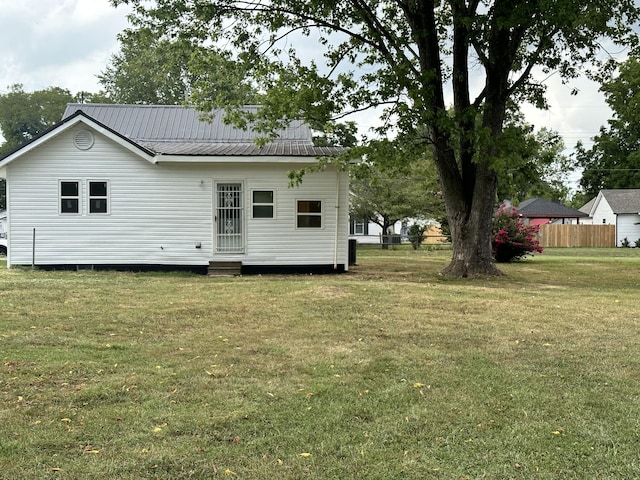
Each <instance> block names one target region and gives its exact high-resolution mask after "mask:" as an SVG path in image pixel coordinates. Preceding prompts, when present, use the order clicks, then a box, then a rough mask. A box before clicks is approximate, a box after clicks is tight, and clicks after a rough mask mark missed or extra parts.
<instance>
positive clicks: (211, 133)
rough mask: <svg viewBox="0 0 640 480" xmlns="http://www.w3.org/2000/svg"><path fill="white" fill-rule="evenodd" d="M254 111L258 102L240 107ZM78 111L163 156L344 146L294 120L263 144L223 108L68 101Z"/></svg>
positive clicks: (323, 150) (317, 152) (288, 152)
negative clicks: (318, 139)
mask: <svg viewBox="0 0 640 480" xmlns="http://www.w3.org/2000/svg"><path fill="white" fill-rule="evenodd" d="M244 108H246V109H247V110H249V111H254V112H255V111H257V110H258V108H259V107H256V106H248V107H244ZM78 111H83V112H85V113H86V114H87V115H89V116H91V117H92V118H95V119H97V120H99V121H100V122H102V123H104V124H105V125H108V126H109V127H110V128H111V129H113V130H114V131H117V132H119V133H120V134H121V135H123V136H125V137H127V138H129V139H131V140H133V141H134V142H136V143H137V144H139V145H142V146H144V147H145V148H148V149H149V150H152V151H154V152H156V153H158V154H162V155H183V156H190V155H195V156H202V155H208V156H238V155H240V156H265V155H267V156H306V157H309V156H312V157H317V156H325V155H335V154H337V153H340V152H341V151H342V150H343V149H342V148H337V147H316V146H315V145H313V136H312V132H311V129H310V127H309V126H308V125H307V124H305V123H304V122H302V121H301V120H294V121H292V122H291V124H290V125H289V126H288V127H287V128H284V129H281V130H279V131H277V132H276V133H277V135H278V137H277V138H276V139H275V140H274V141H273V142H271V143H268V144H267V145H264V146H262V147H260V146H258V145H257V144H256V140H257V139H258V138H259V137H260V134H259V133H257V132H255V131H253V130H251V129H247V130H243V129H240V128H236V127H234V126H232V125H228V124H226V123H225V122H224V111H223V110H216V111H214V112H213V113H212V115H211V116H210V118H209V119H205V118H204V117H203V114H202V113H200V112H198V111H196V110H195V109H194V108H192V107H186V106H181V105H109V104H69V105H67V109H66V111H65V113H64V117H67V116H69V115H73V114H74V113H76V112H78Z"/></svg>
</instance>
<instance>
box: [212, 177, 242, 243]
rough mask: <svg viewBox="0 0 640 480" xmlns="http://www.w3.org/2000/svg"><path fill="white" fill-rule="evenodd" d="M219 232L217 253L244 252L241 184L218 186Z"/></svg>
mask: <svg viewBox="0 0 640 480" xmlns="http://www.w3.org/2000/svg"><path fill="white" fill-rule="evenodd" d="M216 202H217V212H218V215H217V219H216V220H217V227H216V228H217V230H216V252H218V253H242V252H243V251H244V241H243V231H242V218H243V216H244V207H243V202H242V184H241V183H218V184H216Z"/></svg>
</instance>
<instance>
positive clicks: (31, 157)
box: [0, 104, 349, 272]
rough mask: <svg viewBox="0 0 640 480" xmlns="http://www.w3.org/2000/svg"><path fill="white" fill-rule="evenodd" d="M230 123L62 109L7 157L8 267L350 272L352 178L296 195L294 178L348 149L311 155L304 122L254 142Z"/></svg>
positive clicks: (314, 178)
mask: <svg viewBox="0 0 640 480" xmlns="http://www.w3.org/2000/svg"><path fill="white" fill-rule="evenodd" d="M247 108H257V107H247ZM222 116H223V115H222V113H221V112H217V114H216V115H215V116H214V118H213V120H212V122H205V121H201V120H200V118H199V115H198V113H197V112H196V111H194V110H193V109H192V108H188V107H182V106H142V105H99V104H71V105H68V107H67V110H66V112H65V114H64V118H63V120H62V121H61V122H60V123H59V124H57V125H55V126H54V127H53V128H51V129H50V130H48V131H47V132H45V133H44V134H42V135H40V136H39V137H37V138H35V139H34V140H32V141H31V142H29V143H28V144H26V145H24V146H22V147H21V148H20V149H18V150H16V151H14V152H13V153H10V154H8V155H6V156H5V157H3V158H0V177H5V178H6V179H7V211H8V233H9V235H8V237H9V252H8V257H7V265H8V266H13V265H30V264H32V262H34V263H35V265H37V266H42V267H46V266H73V267H77V268H92V267H99V266H110V267H113V266H116V267H125V268H128V267H134V266H135V267H158V266H170V267H195V268H196V269H205V271H206V269H207V267H209V266H210V265H213V264H214V263H215V265H221V266H224V265H225V264H227V262H233V265H235V266H239V267H238V268H241V269H242V272H251V271H253V270H264V269H269V270H276V269H282V270H301V269H302V270H306V269H309V270H326V271H345V270H347V269H348V258H349V257H348V223H349V222H348V215H349V198H348V191H349V185H348V184H349V179H348V174H347V173H346V172H342V171H337V170H336V169H335V168H333V167H331V166H330V167H328V168H327V169H325V170H324V171H321V172H314V173H309V174H307V175H305V177H304V179H303V181H302V183H301V184H300V185H299V186H298V187H290V186H289V178H288V176H287V173H288V172H289V171H291V170H293V169H299V168H303V167H306V166H310V165H313V164H314V163H315V162H317V158H318V157H320V156H327V155H333V154H336V153H339V151H340V149H337V148H329V147H316V146H314V145H313V144H312V142H311V130H310V129H309V127H308V126H307V125H305V124H303V123H302V122H294V123H292V124H291V125H290V126H289V127H288V128H286V129H284V130H282V131H281V132H279V137H278V138H277V139H276V140H275V141H273V142H272V143H269V144H267V145H264V146H262V147H259V146H258V145H257V144H256V142H255V140H256V137H257V134H256V133H255V132H252V131H245V130H240V129H236V128H233V127H232V126H230V125H226V124H225V123H224V121H223V118H222ZM240 266H241V267H240Z"/></svg>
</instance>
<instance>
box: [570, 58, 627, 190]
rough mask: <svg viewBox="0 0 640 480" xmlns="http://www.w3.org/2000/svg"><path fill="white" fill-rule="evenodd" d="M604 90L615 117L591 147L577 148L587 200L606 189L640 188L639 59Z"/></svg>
mask: <svg viewBox="0 0 640 480" xmlns="http://www.w3.org/2000/svg"><path fill="white" fill-rule="evenodd" d="M601 90H602V92H604V94H605V99H606V102H607V104H608V105H609V107H611V109H612V110H613V117H612V118H611V119H610V120H609V121H608V123H607V125H606V126H602V127H601V128H600V133H599V134H598V135H596V136H595V137H594V138H593V141H594V143H593V146H592V147H591V148H589V149H587V148H585V147H584V146H583V145H579V146H578V154H577V158H578V161H579V163H580V165H581V166H582V167H583V169H584V170H583V173H582V178H581V179H580V186H581V188H582V190H583V193H584V196H585V198H586V199H589V198H593V197H594V196H596V195H597V194H598V192H599V191H600V190H602V189H605V188H637V187H638V186H639V185H640V58H639V57H638V56H637V55H633V56H631V57H629V58H628V59H627V60H626V61H625V62H624V63H622V64H621V65H620V70H619V72H618V75H617V76H616V77H614V78H613V79H612V80H610V81H608V82H605V83H604V84H603V85H602V87H601Z"/></svg>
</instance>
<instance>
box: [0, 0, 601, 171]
mask: <svg viewBox="0 0 640 480" xmlns="http://www.w3.org/2000/svg"><path fill="white" fill-rule="evenodd" d="M127 13H128V10H127V8H126V7H122V6H121V7H118V8H117V9H116V8H114V7H113V6H111V4H110V2H109V0H0V93H6V92H7V91H8V89H9V87H10V85H13V84H16V83H20V84H22V85H23V86H24V89H25V90H26V91H33V90H40V89H43V88H47V87H50V86H56V87H62V88H66V89H68V90H69V91H71V93H73V94H75V93H78V92H81V91H87V92H97V91H98V90H100V85H99V83H98V79H97V75H98V74H99V73H100V72H101V71H103V70H104V69H105V67H106V66H107V64H108V62H109V58H110V56H111V55H112V54H114V53H117V52H118V50H119V44H118V41H117V34H118V33H119V32H121V31H122V30H123V29H125V28H126V27H127V26H128V24H127V19H126V16H127ZM545 83H546V84H548V85H549V90H548V99H549V104H550V109H549V110H547V111H539V110H536V109H535V108H533V107H528V106H525V107H524V108H523V110H524V112H525V115H526V118H527V120H528V121H529V122H530V123H532V124H533V125H535V126H536V127H537V128H542V127H547V128H550V129H553V130H555V131H557V132H558V133H559V134H560V135H561V136H562V138H563V139H564V141H565V146H566V149H567V150H566V153H567V154H570V153H571V152H572V151H573V148H574V147H575V144H576V143H577V142H578V141H582V142H583V143H584V144H585V145H586V146H590V145H591V143H592V142H591V141H590V139H591V137H593V136H594V135H595V134H597V133H598V130H599V129H600V126H601V125H604V124H606V122H607V120H608V119H609V118H610V115H611V112H610V110H609V108H608V107H607V105H606V103H605V102H604V97H603V95H602V94H601V93H600V92H599V91H598V85H596V84H594V83H592V82H590V81H588V80H586V79H580V80H578V81H576V82H574V83H571V84H570V85H568V86H567V85H562V83H561V82H560V80H559V78H557V76H551V77H550V78H548V79H546V80H545ZM574 87H575V88H577V89H578V90H579V94H578V95H576V96H572V95H571V94H570V93H571V90H572V88H574ZM356 120H357V121H360V122H361V123H364V124H365V125H362V127H365V126H371V125H373V120H372V116H371V115H368V116H366V115H361V116H359V118H358V119H356ZM367 122H371V125H366V123H367ZM575 180H576V177H575V176H574V177H573V179H572V181H574V182H575Z"/></svg>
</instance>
